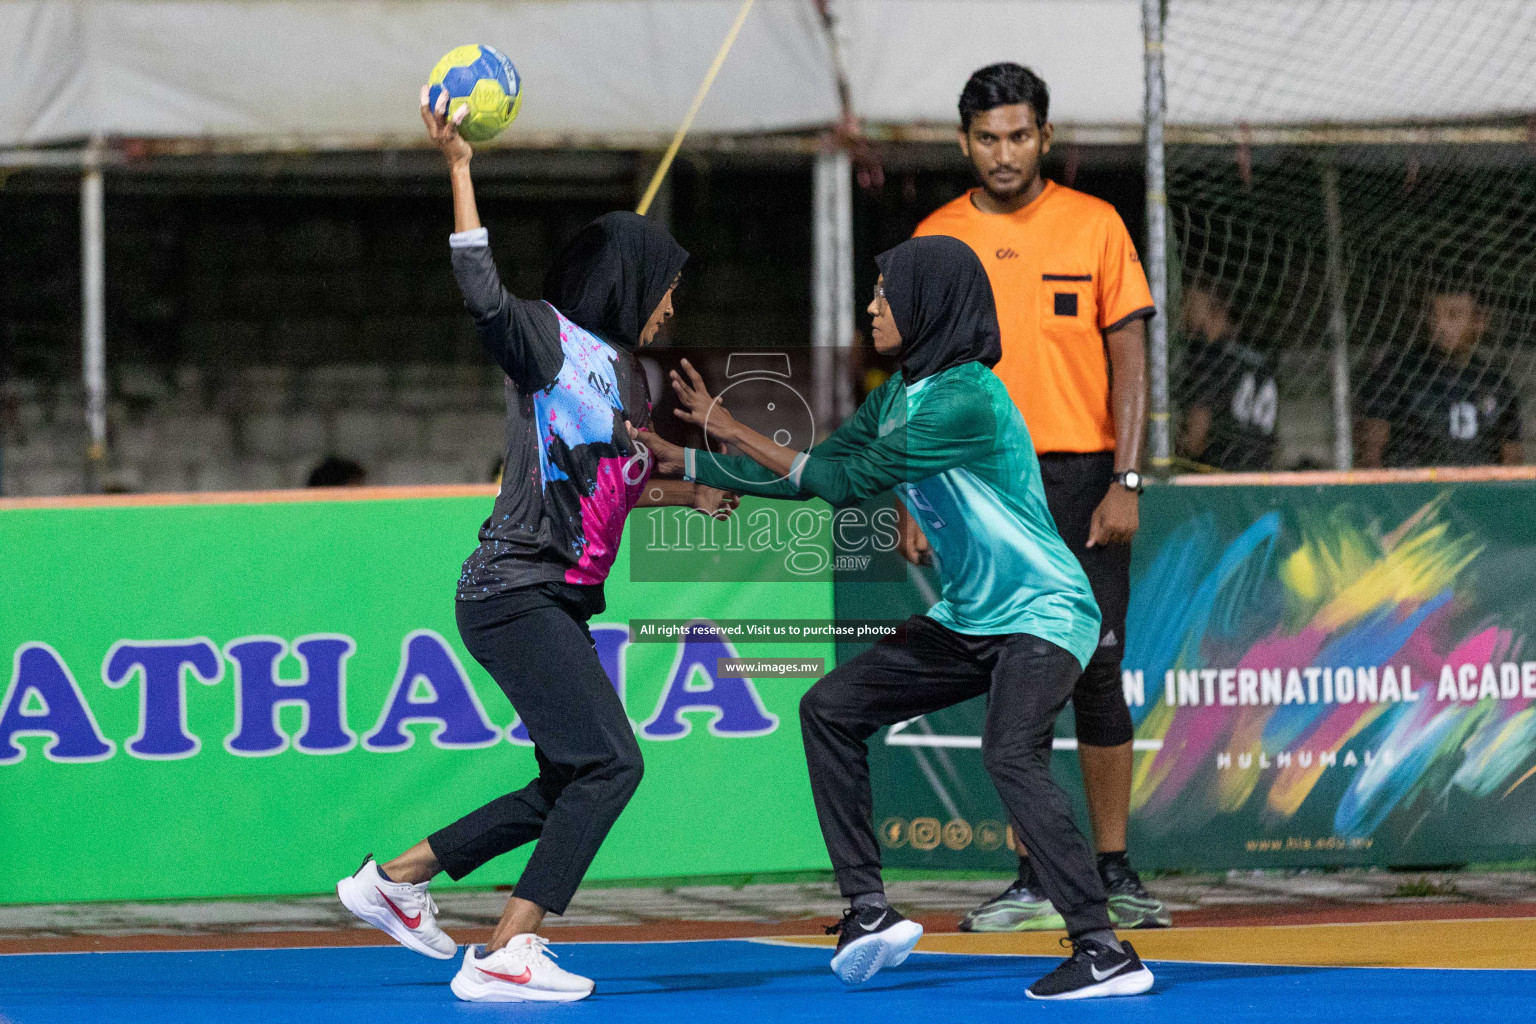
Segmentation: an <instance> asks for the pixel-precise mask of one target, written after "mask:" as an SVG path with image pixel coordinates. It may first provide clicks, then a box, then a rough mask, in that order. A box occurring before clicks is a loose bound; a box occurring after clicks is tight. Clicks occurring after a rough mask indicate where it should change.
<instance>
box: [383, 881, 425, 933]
mask: <svg viewBox="0 0 1536 1024" xmlns="http://www.w3.org/2000/svg"><path fill="white" fill-rule="evenodd" d="M373 891H374V892H376V893H378V894H379V896H380V898H381V899H383V900H384V902H385V903H388V904H389V909H390V910H393V911H394V912H395V916H396V917H398V918H399V919H400V923H401V924H403V925H405V926H406V927H407V928H419V927H421V915H420V914H417V915H416V916H415V917H406V916H405V913H404V912H403V911H402V910H401V909H400V908H399V907H397V906H395V901H394V900H392V899H390V898H389V897H388V896H385V895H384V890H383V889H380V888H379V887H378V886H374V887H373Z"/></svg>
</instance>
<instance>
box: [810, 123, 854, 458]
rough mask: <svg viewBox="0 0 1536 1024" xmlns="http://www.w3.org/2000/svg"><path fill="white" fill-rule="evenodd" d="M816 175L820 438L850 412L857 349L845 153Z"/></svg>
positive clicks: (832, 155) (815, 367)
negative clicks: (850, 372)
mask: <svg viewBox="0 0 1536 1024" xmlns="http://www.w3.org/2000/svg"><path fill="white" fill-rule="evenodd" d="M813 174H814V179H813V182H812V189H811V193H812V203H811V205H812V208H813V209H812V223H811V238H812V243H813V246H814V259H813V267H812V296H813V300H812V301H813V308H814V311H815V323H814V325H813V328H812V334H811V345H812V352H811V374H812V380H811V388H812V395H811V408H812V410H813V412H814V413H815V416H816V433H817V436H818V437H820V436H824V435H825V434H826V433H828V432H829V431H831V430H832V429H833V428H834V427H836V426H837V423H838V420H839V419H840V418H841V417H843V416H845V415H846V414H847V413H848V412H850V411H851V409H849V408H848V406H849V405H850V404H851V401H852V389H851V387H850V386H849V383H848V381H847V380H846V379H845V378H846V377H847V374H846V372H843V371H844V370H845V368H846V366H847V355H848V349H849V348H850V347H852V345H853V319H854V309H853V167H852V163H851V161H850V160H849V158H848V154H847V153H846V152H844V151H842V150H833V151H828V152H821V153H818V154H816V163H815V168H814V171H813Z"/></svg>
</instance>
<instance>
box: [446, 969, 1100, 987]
mask: <svg viewBox="0 0 1536 1024" xmlns="http://www.w3.org/2000/svg"><path fill="white" fill-rule="evenodd" d="M1122 966H1124V965H1122ZM475 970H477V971H479V972H480V973H481V974H489V975H490V976H491V977H493V978H500V979H501V980H502V981H510V982H511V983H512V984H514V985H526V984H528V983H529V982H530V981H532V980H533V969H532V968H529V967H524V968H523V973H522V974H497V973H496V972H495V971H488V970H486V969H485V968H484V967H476V968H475Z"/></svg>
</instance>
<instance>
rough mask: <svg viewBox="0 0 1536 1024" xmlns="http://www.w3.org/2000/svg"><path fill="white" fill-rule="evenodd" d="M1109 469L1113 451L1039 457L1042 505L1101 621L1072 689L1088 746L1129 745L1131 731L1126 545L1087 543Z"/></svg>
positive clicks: (1083, 740)
mask: <svg viewBox="0 0 1536 1024" xmlns="http://www.w3.org/2000/svg"><path fill="white" fill-rule="evenodd" d="M1114 472H1115V455H1114V453H1113V452H1088V453H1085V454H1078V453H1075V452H1048V453H1046V454H1044V455H1041V456H1040V476H1041V478H1042V479H1043V480H1044V483H1045V500H1046V504H1047V505H1049V506H1050V509H1051V516H1052V517H1053V518H1054V519H1055V520H1056V529H1057V530H1058V531H1060V533H1061V539H1062V540H1064V541H1066V542H1067V547H1068V548H1070V549H1071V550H1072V553H1073V554H1074V555H1076V556H1077V560H1078V561H1079V562H1081V563H1082V566H1083V572H1085V573H1086V574H1087V576H1088V584H1089V586H1091V587H1092V588H1093V596H1094V599H1095V600H1097V601H1098V603H1099V614H1100V615H1101V616H1103V620H1104V621H1103V624H1102V625H1101V626H1100V627H1099V646H1098V649H1097V650H1096V651H1094V653H1093V658H1092V660H1090V661H1089V663H1088V668H1087V669H1086V670H1084V672H1083V674H1082V677H1081V678H1079V679H1078V681H1077V686H1076V687H1075V688H1074V689H1073V691H1072V712H1073V714H1074V715H1075V716H1076V719H1077V741H1078V742H1079V743H1086V744H1088V745H1089V746H1093V747H1118V746H1119V745H1120V744H1122V743H1129V742H1130V741H1131V736H1132V732H1133V730H1132V727H1131V713H1130V710H1129V709H1128V708H1127V707H1126V706H1125V691H1124V690H1123V689H1122V688H1121V683H1120V660H1121V658H1122V657H1123V656H1124V654H1125V612H1126V607H1127V605H1128V604H1129V603H1130V599H1131V546H1130V545H1129V544H1109V545H1095V546H1094V547H1091V548H1090V547H1089V546H1088V529H1089V526H1090V525H1091V523H1092V522H1093V513H1094V510H1095V509H1097V508H1098V507H1099V502H1101V501H1103V500H1104V495H1105V494H1107V493H1108V492H1109V486H1110V478H1111V477H1113V476H1114Z"/></svg>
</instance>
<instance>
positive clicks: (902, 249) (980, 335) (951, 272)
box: [875, 235, 1003, 384]
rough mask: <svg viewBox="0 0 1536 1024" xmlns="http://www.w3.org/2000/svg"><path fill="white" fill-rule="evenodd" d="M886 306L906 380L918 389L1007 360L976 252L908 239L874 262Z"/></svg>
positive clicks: (940, 238)
mask: <svg viewBox="0 0 1536 1024" xmlns="http://www.w3.org/2000/svg"><path fill="white" fill-rule="evenodd" d="M875 263H876V264H878V265H879V267H880V273H881V275H883V277H884V279H885V280H884V283H883V285H882V286H883V287H884V289H885V301H886V302H887V303H889V304H890V307H891V317H892V319H894V320H895V321H896V330H897V331H899V332H900V333H901V355H900V358H901V372H902V379H903V380H904V381H905V382H906V383H908V384H914V383H916V382H917V381H920V380H922V379H923V378H924V377H931V376H933V375H934V374H936V373H939V372H940V371H943V370H948V369H950V368H951V367H955V366H959V365H961V364H962V363H970V362H979V363H981V364H982V365H983V366H987V367H992V366H996V365H997V361H998V360H999V359H1001V358H1002V357H1003V343H1002V335H1001V333H1000V332H999V331H998V327H997V305H996V303H995V302H993V299H992V284H991V282H990V281H988V280H987V270H986V268H985V267H983V266H982V265H981V260H979V259H977V258H976V253H975V252H973V251H972V250H971V247H970V246H968V245H966V244H965V243H964V242H962V241H960V240H959V239H958V238H950V237H949V236H947V235H926V236H923V237H921V238H912V239H908V240H907V241H905V242H902V243H901V244H900V245H898V246H897V247H896V248H894V249H888V250H886V251H885V252H883V253H881V254H880V255H879V256H876V257H875Z"/></svg>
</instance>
